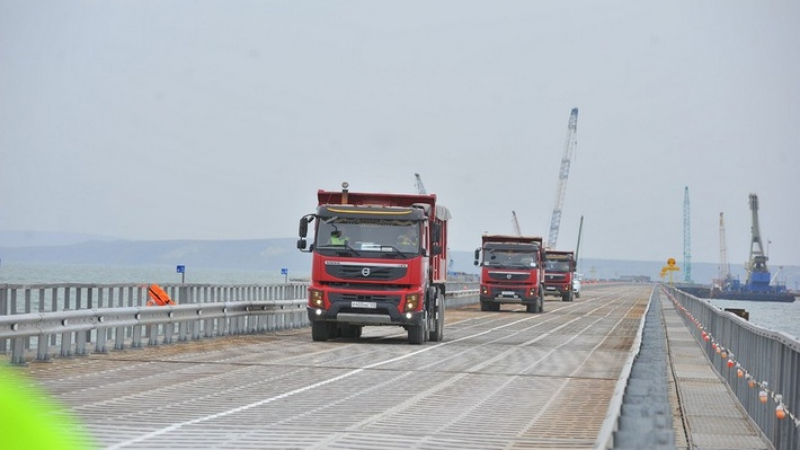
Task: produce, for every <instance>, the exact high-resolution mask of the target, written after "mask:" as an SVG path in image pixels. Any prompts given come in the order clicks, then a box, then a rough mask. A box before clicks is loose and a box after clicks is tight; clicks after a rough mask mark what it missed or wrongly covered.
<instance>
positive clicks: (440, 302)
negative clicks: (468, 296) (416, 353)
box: [428, 289, 445, 342]
mask: <svg viewBox="0 0 800 450" xmlns="http://www.w3.org/2000/svg"><path fill="white" fill-rule="evenodd" d="M435 296H436V297H435V298H434V305H435V311H434V314H433V317H434V321H435V323H436V325H435V326H434V329H433V330H432V331H431V332H430V336H428V337H429V339H430V340H431V342H441V341H443V340H444V309H445V308H444V296H443V295H441V293H440V292H439V290H438V289H437V290H436V294H435Z"/></svg>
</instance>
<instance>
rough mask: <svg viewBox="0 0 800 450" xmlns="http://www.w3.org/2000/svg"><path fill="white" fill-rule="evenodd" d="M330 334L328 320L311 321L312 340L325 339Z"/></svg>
mask: <svg viewBox="0 0 800 450" xmlns="http://www.w3.org/2000/svg"><path fill="white" fill-rule="evenodd" d="M331 337H332V336H331V326H330V325H329V324H328V322H312V323H311V339H312V340H314V341H327V340H328V339H330V338H331Z"/></svg>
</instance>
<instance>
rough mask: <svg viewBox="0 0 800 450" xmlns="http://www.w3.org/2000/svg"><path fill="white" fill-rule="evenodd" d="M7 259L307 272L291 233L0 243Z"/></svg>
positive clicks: (1, 254) (304, 257) (306, 261)
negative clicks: (280, 235) (242, 237)
mask: <svg viewBox="0 0 800 450" xmlns="http://www.w3.org/2000/svg"><path fill="white" fill-rule="evenodd" d="M0 258H2V261H3V262H4V263H5V262H8V263H55V264H110V265H134V266H135V265H178V264H183V265H186V266H189V267H201V268H209V269H239V270H270V271H272V270H276V269H277V270H280V268H281V267H288V268H290V269H291V270H292V272H307V271H308V268H309V266H310V263H311V262H310V261H311V259H310V257H309V255H308V254H305V253H301V252H299V251H297V249H296V248H295V239H292V238H283V239H253V240H237V241H211V240H164V241H120V240H117V241H87V242H82V243H77V244H69V245H47V246H31V247H0Z"/></svg>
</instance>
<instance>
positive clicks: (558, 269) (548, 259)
mask: <svg viewBox="0 0 800 450" xmlns="http://www.w3.org/2000/svg"><path fill="white" fill-rule="evenodd" d="M575 266H576V264H575V252H573V251H567V250H550V249H546V250H545V252H544V294H545V295H548V296H557V297H561V300H562V301H565V302H571V301H573V300H574V299H575V297H576V296H579V295H580V294H578V295H576V291H575V282H576V280H577V277H576V276H575ZM578 283H580V282H579V281H578ZM578 292H580V284H578Z"/></svg>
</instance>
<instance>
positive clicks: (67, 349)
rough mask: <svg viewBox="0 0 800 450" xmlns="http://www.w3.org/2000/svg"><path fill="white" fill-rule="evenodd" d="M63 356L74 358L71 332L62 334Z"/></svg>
mask: <svg viewBox="0 0 800 450" xmlns="http://www.w3.org/2000/svg"><path fill="white" fill-rule="evenodd" d="M61 356H62V357H67V356H72V333H71V332H69V331H67V332H64V333H61Z"/></svg>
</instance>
